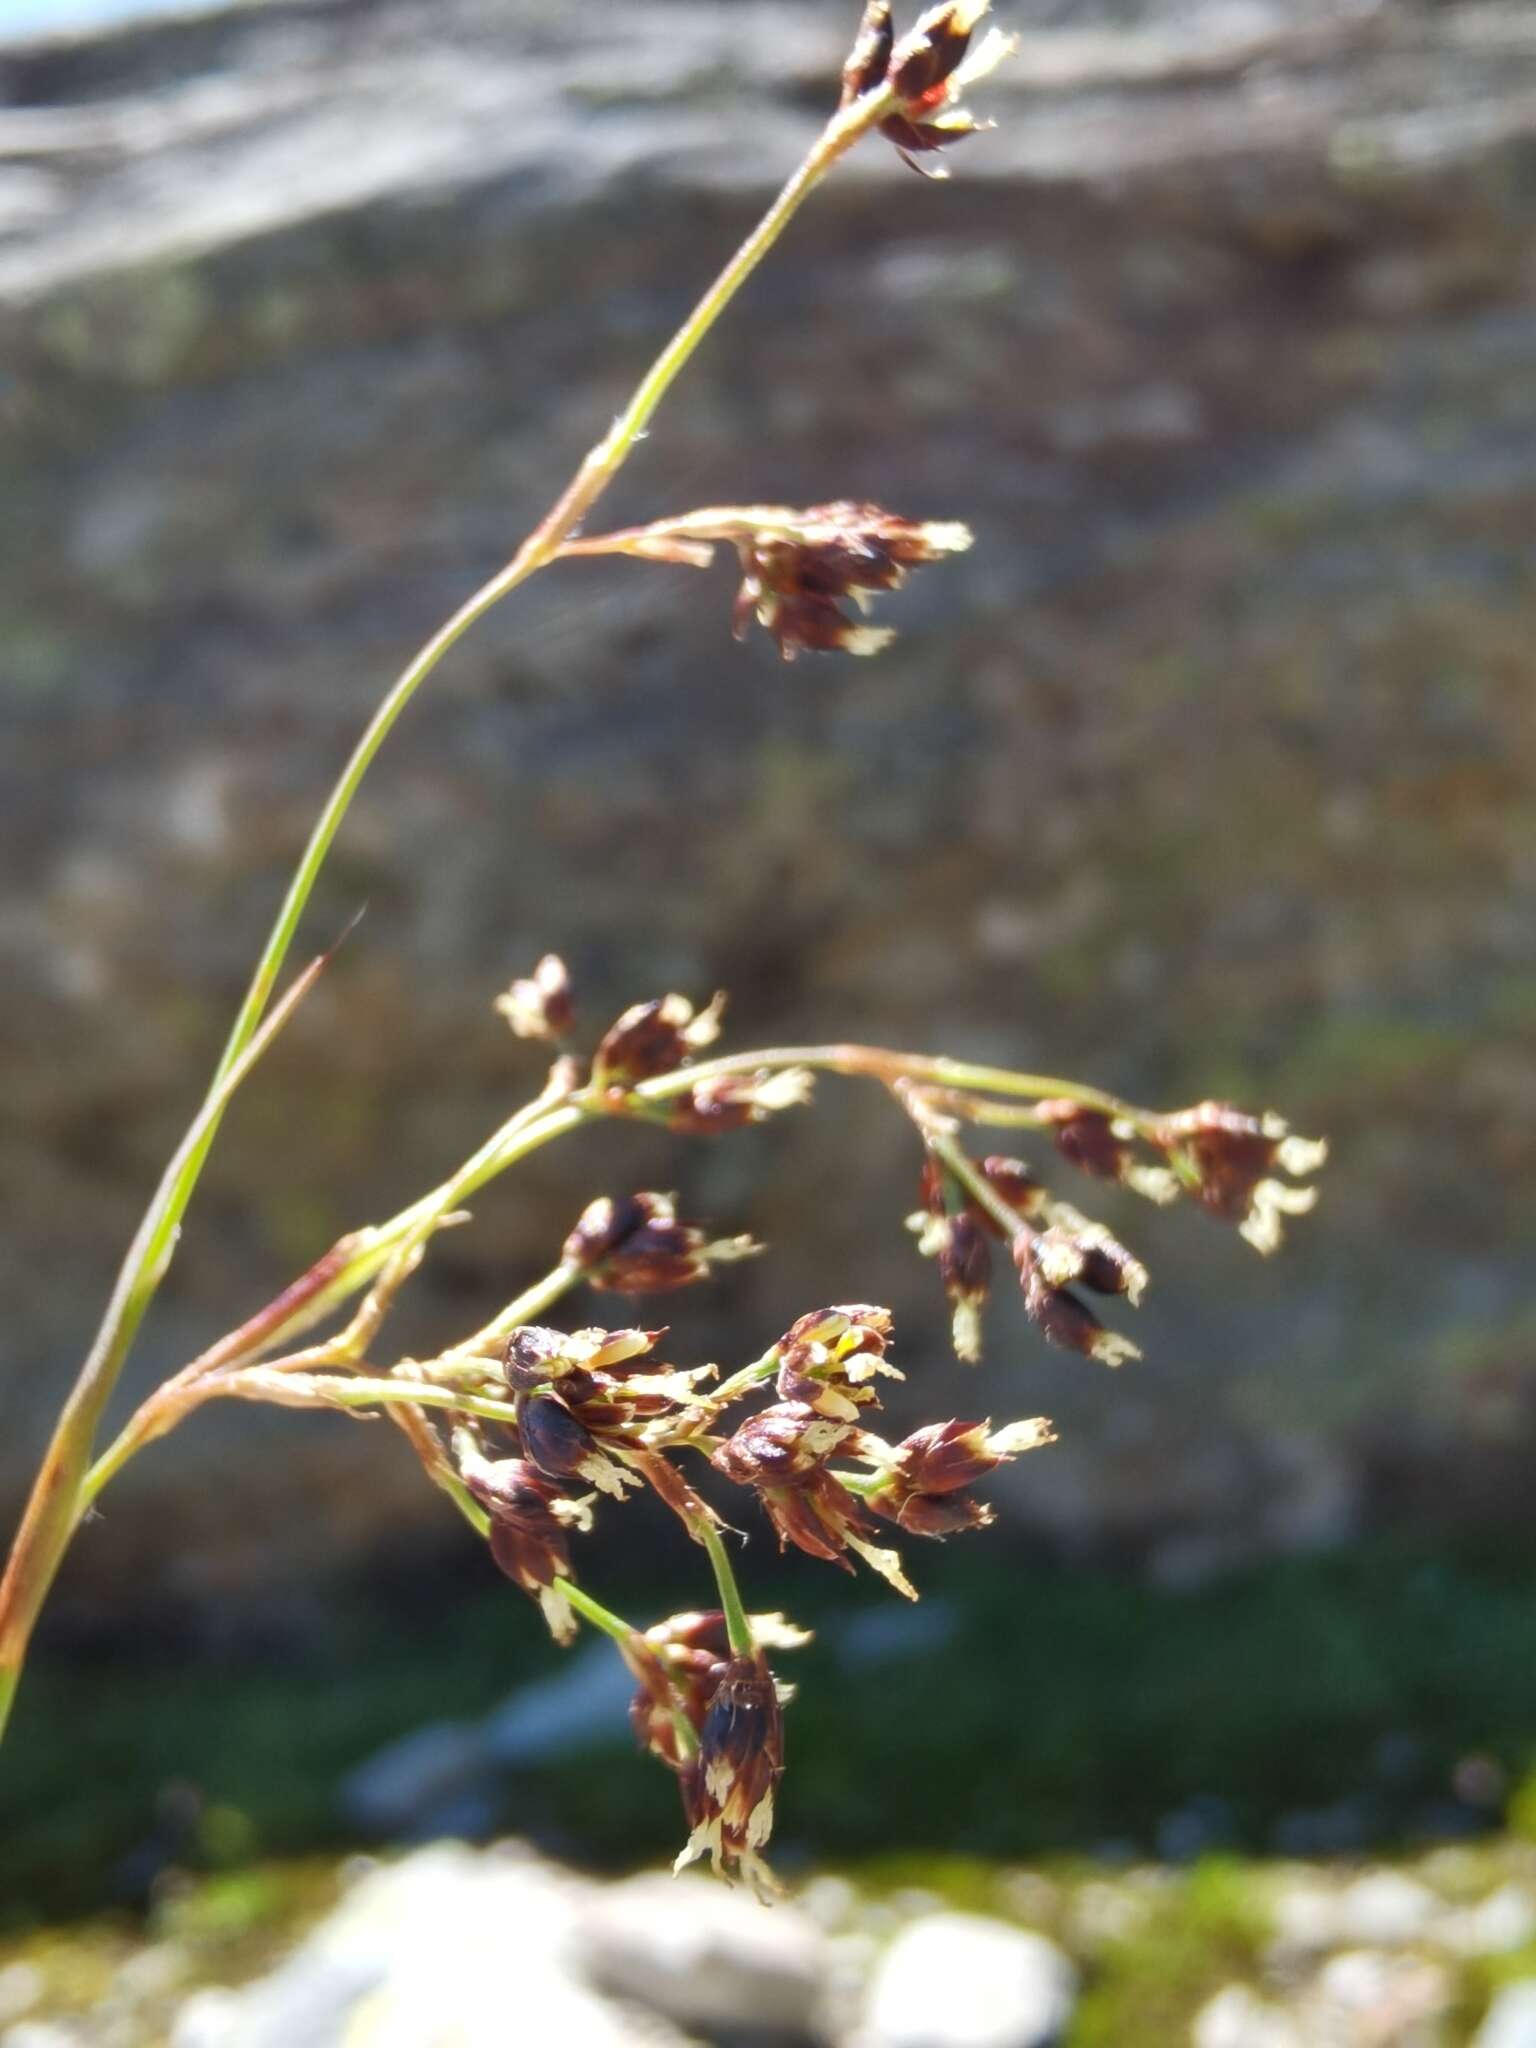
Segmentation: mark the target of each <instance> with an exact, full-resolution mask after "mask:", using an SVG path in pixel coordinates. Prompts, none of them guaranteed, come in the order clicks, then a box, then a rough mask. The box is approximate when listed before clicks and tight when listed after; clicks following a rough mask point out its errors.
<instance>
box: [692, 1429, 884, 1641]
mask: <svg viewBox="0 0 1536 2048" xmlns="http://www.w3.org/2000/svg"><path fill="white" fill-rule="evenodd" d="M861 1441H862V1432H861V1431H860V1430H858V1429H857V1428H855V1427H854V1426H853V1425H852V1424H850V1423H846V1422H837V1421H834V1420H832V1419H831V1418H830V1417H828V1416H825V1415H818V1414H817V1412H816V1411H815V1409H813V1408H811V1407H809V1406H808V1405H807V1404H806V1403H805V1402H803V1401H786V1402H781V1403H779V1404H778V1405H777V1406H775V1407H772V1408H764V1409H763V1410H761V1411H760V1413H758V1414H757V1415H753V1416H750V1417H749V1418H748V1420H747V1421H746V1422H744V1423H743V1424H742V1425H741V1427H740V1429H738V1430H737V1432H736V1434H735V1435H734V1436H732V1437H729V1438H727V1440H726V1441H725V1442H724V1443H723V1444H719V1445H717V1446H716V1448H715V1450H714V1452H713V1454H712V1457H711V1462H712V1464H713V1465H714V1466H715V1468H716V1470H717V1471H720V1472H723V1473H724V1474H725V1476H726V1478H727V1479H730V1480H733V1481H734V1482H735V1483H736V1484H737V1485H738V1486H750V1487H751V1488H752V1489H753V1490H754V1491H755V1492H756V1494H757V1496H758V1498H759V1499H760V1500H761V1502H762V1504H763V1509H764V1512H765V1513H766V1514H767V1516H768V1519H769V1521H770V1522H771V1523H772V1524H773V1527H774V1529H775V1531H776V1532H777V1534H778V1538H779V1547H780V1548H781V1549H782V1548H783V1547H784V1546H785V1545H786V1544H789V1543H793V1544H794V1546H795V1547H796V1549H797V1550H803V1551H805V1552H806V1553H807V1554H808V1555H809V1556H811V1557H821V1558H825V1559H827V1560H828V1562H829V1563H832V1564H836V1565H839V1566H841V1567H842V1569H843V1570H844V1571H851V1570H852V1569H853V1567H852V1565H851V1564H849V1562H848V1558H847V1552H848V1551H850V1550H852V1551H855V1552H856V1553H857V1554H858V1555H859V1556H860V1557H862V1558H863V1559H864V1561H865V1563H866V1564H868V1565H869V1566H870V1567H871V1568H872V1569H873V1570H874V1571H877V1572H879V1574H880V1576H881V1577H882V1578H883V1579H885V1580H886V1581H887V1582H888V1583H889V1584H890V1585H892V1586H894V1587H895V1588H896V1590H897V1591H898V1592H900V1593H905V1594H906V1596H907V1598H908V1599H910V1600H915V1599H916V1598H917V1595H916V1594H915V1593H914V1592H913V1590H912V1588H911V1586H910V1585H909V1584H908V1582H907V1580H906V1577H905V1575H904V1574H903V1572H902V1569H901V1559H900V1558H899V1557H898V1556H897V1555H896V1552H895V1551H894V1550H884V1549H881V1548H880V1547H879V1546H878V1545H877V1544H875V1543H874V1542H873V1541H872V1540H871V1539H872V1538H873V1537H874V1536H875V1535H876V1533H877V1531H876V1528H875V1524H874V1522H873V1521H872V1520H871V1518H870V1515H869V1512H868V1510H867V1509H866V1508H865V1506H864V1504H863V1502H862V1501H861V1500H860V1499H859V1497H858V1495H857V1494H856V1493H854V1492H853V1491H852V1490H851V1489H850V1488H849V1487H847V1486H846V1485H844V1483H843V1481H842V1480H841V1479H839V1478H838V1477H837V1475H836V1474H835V1473H833V1472H829V1471H828V1470H827V1469H826V1465H827V1460H828V1459H829V1458H831V1457H834V1456H835V1455H836V1454H837V1452H838V1451H840V1450H848V1451H849V1452H850V1453H856V1452H857V1450H858V1448H859V1446H860V1443H861Z"/></svg>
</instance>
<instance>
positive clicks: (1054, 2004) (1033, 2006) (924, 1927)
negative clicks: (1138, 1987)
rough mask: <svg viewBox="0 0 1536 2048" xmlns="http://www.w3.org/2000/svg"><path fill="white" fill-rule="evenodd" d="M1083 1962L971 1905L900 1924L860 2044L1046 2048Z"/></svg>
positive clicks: (869, 1996) (879, 1970) (1068, 2011)
mask: <svg viewBox="0 0 1536 2048" xmlns="http://www.w3.org/2000/svg"><path fill="white" fill-rule="evenodd" d="M1076 1995H1077V1972H1076V1971H1075V1970H1074V1969H1073V1967H1072V1965H1071V1963H1070V1962H1069V1961H1068V1960H1067V1958H1066V1957H1065V1956H1064V1955H1063V1954H1062V1953H1061V1951H1060V1949H1058V1948H1057V1947H1056V1946H1055V1944H1054V1943H1052V1942H1049V1941H1047V1940H1046V1939H1045V1937H1044V1936H1043V1935H1039V1934H1029V1933H1026V1932H1025V1931H1024V1930H1023V1929H1021V1928H1017V1927H1008V1926H1005V1925H1004V1924H1003V1922H1002V1921H999V1920H985V1919H982V1918H981V1917H980V1916H979V1915H976V1914H971V1913H935V1914H933V1915H932V1916H931V1917H929V1918H928V1919H924V1920H914V1921H913V1922H912V1923H911V1924H910V1926H907V1927H905V1928H903V1929H902V1931H901V1932H900V1933H899V1934H898V1935H897V1936H896V1938H895V1940H894V1941H893V1942H892V1943H891V1945H890V1947H889V1948H888V1949H887V1950H886V1952H885V1954H884V1955H883V1956H882V1957H881V1959H880V1962H879V1964H878V1965H877V1967H876V1969H875V1972H874V1975H873V1977H872V1979H871V1981H870V1984H869V1987H868V1991H867V1993H866V1995H865V2002H864V2010H863V2015H862V2020H861V2025H860V2027H859V2030H858V2032H857V2033H856V2035H855V2037H854V2041H855V2044H856V2048H1049V2044H1050V2043H1052V2042H1055V2041H1057V2040H1059V2039H1060V2037H1061V2036H1062V2035H1063V2034H1064V2033H1065V2031H1066V2027H1067V2023H1068V2021H1069V2020H1070V2018H1071V2016H1072V2008H1073V2004H1074V2001H1075V1999H1076Z"/></svg>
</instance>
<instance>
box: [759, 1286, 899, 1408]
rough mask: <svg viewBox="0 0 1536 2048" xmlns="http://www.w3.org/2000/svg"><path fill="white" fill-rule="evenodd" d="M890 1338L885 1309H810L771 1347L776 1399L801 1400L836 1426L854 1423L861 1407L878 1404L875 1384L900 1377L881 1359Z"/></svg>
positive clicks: (858, 1305) (853, 1305) (855, 1305)
mask: <svg viewBox="0 0 1536 2048" xmlns="http://www.w3.org/2000/svg"><path fill="white" fill-rule="evenodd" d="M890 1334H891V1314H890V1310H889V1309H884V1308H877V1307H875V1306H874V1304H873V1303H870V1302H845V1303H844V1304H843V1305H842V1307H840V1308H818V1309H812V1310H811V1312H810V1313H809V1314H808V1315H803V1316H801V1317H800V1318H799V1319H798V1320H797V1321H796V1322H794V1323H792V1324H791V1325H790V1327H789V1329H787V1330H786V1331H785V1333H784V1335H783V1336H782V1337H781V1338H780V1339H779V1341H778V1344H777V1346H776V1347H775V1348H776V1350H777V1352H778V1357H779V1376H778V1392H779V1397H780V1399H781V1400H784V1401H790V1402H804V1403H805V1405H806V1406H807V1407H808V1408H811V1409H814V1410H815V1412H816V1413H817V1414H818V1415H827V1416H831V1417H832V1418H833V1419H834V1420H836V1421H839V1422H857V1421H858V1419H859V1411H860V1410H861V1409H863V1408H878V1407H879V1405H880V1401H879V1397H878V1396H877V1394H876V1392H875V1386H874V1382H875V1380H876V1379H877V1378H879V1377H881V1376H884V1377H885V1378H887V1379H894V1380H899V1379H900V1378H901V1377H902V1375H901V1374H900V1373H899V1372H898V1371H897V1369H896V1367H895V1366H894V1365H892V1364H891V1362H890V1360H889V1359H888V1358H887V1357H886V1346H887V1343H888V1341H889V1338H890ZM770 1412H771V1411H770Z"/></svg>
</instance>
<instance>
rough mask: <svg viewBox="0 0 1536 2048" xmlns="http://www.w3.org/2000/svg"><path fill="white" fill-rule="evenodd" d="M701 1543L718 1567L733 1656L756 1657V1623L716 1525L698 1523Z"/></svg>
mask: <svg viewBox="0 0 1536 2048" xmlns="http://www.w3.org/2000/svg"><path fill="white" fill-rule="evenodd" d="M698 1535H699V1541H700V1542H701V1543H702V1544H703V1545H704V1548H705V1549H706V1550H707V1551H708V1552H709V1561H710V1564H711V1565H712V1566H713V1568H714V1574H715V1584H716V1585H717V1586H718V1587H719V1588H720V1607H721V1611H722V1613H723V1614H724V1615H725V1634H726V1640H727V1641H728V1642H729V1643H730V1646H731V1655H732V1656H733V1657H753V1656H756V1654H757V1641H756V1638H755V1637H754V1636H753V1634H752V1623H751V1621H750V1620H749V1619H748V1617H747V1610H746V1608H745V1606H744V1605H743V1604H742V1598H741V1589H740V1587H739V1586H738V1585H737V1584H736V1574H735V1572H734V1571H733V1570H732V1569H731V1560H730V1559H729V1558H728V1557H727V1556H726V1554H725V1545H724V1543H722V1542H721V1540H720V1531H719V1530H718V1529H717V1528H716V1527H715V1525H714V1523H713V1522H710V1521H701V1522H700V1523H699V1524H698Z"/></svg>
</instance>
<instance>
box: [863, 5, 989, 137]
mask: <svg viewBox="0 0 1536 2048" xmlns="http://www.w3.org/2000/svg"><path fill="white" fill-rule="evenodd" d="M990 4H991V0H944V4H942V5H940V6H938V7H930V8H929V10H928V12H927V13H926V14H924V15H923V16H921V18H920V19H919V20H918V22H917V23H916V25H915V26H914V27H913V28H912V29H910V30H909V31H908V33H907V34H906V35H904V36H903V37H902V39H901V41H900V42H897V40H896V32H895V28H894V26H893V24H892V21H891V8H890V0H869V4H868V5H867V6H866V7H865V9H864V17H863V20H862V21H861V22H860V24H859V32H858V36H857V38H856V39H855V42H854V46H853V51H852V54H851V55H850V56H849V59H848V62H847V64H846V65H845V66H844V67H843V91H842V100H841V104H842V105H843V106H844V107H847V106H851V105H853V104H854V102H855V101H857V100H860V99H862V98H863V97H864V95H865V94H866V93H871V92H882V93H886V94H888V95H889V97H890V99H891V102H892V107H891V111H890V112H889V113H888V114H886V115H885V116H884V117H883V118H882V119H881V121H880V123H879V128H880V133H881V134H882V135H883V136H885V138H886V139H887V141H889V142H893V143H895V145H896V148H897V151H898V153H899V154H900V155H901V156H902V158H903V159H904V160H905V161H906V162H907V163H909V164H911V165H912V168H913V170H920V169H921V168H922V167H921V166H920V165H919V164H916V163H914V162H913V158H914V157H915V156H924V155H927V154H929V153H930V152H932V151H934V150H939V149H947V148H948V147H949V146H950V144H951V143H955V142H959V141H961V140H962V139H963V138H964V137H965V136H967V135H974V134H976V133H977V131H978V130H979V129H982V128H986V127H990V126H991V123H990V122H987V121H978V120H976V119H975V118H974V117H973V116H972V115H971V114H970V113H969V112H968V111H967V109H966V108H964V107H963V106H961V105H960V95H961V93H962V92H963V91H964V90H965V88H966V87H967V86H968V85H973V84H974V83H975V82H976V80H977V79H979V78H985V77H986V75H987V73H988V72H989V71H993V70H995V69H996V67H997V66H998V65H999V64H1000V63H1001V62H1002V60H1003V59H1004V57H1006V56H1007V55H1008V53H1009V52H1010V50H1012V48H1013V47H1014V45H1013V42H1012V39H1011V38H1010V37H1008V36H1005V35H1002V34H1000V33H999V32H998V30H996V29H995V28H994V29H989V30H988V32H987V33H986V35H985V36H983V37H982V39H981V41H980V42H979V43H978V44H977V45H976V47H975V48H974V49H973V48H972V47H971V38H972V36H973V35H974V34H975V31H976V27H977V24H978V23H979V22H980V21H981V19H982V17H983V16H984V15H985V14H986V13H987V11H988V8H989V6H990ZM927 175H928V176H930V177H942V176H944V173H943V172H942V171H934V172H929V173H927Z"/></svg>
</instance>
